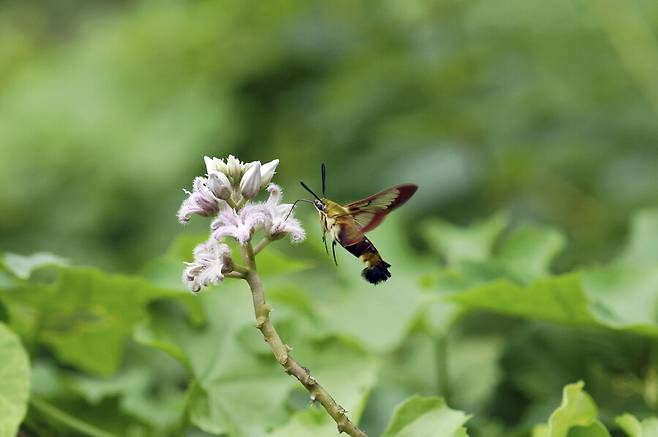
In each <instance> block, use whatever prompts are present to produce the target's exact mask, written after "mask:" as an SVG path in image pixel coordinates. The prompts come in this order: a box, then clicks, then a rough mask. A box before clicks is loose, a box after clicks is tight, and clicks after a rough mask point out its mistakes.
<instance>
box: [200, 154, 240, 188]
mask: <svg viewBox="0 0 658 437" xmlns="http://www.w3.org/2000/svg"><path fill="white" fill-rule="evenodd" d="M203 160H204V162H205V163H206V171H207V173H208V176H210V174H212V173H217V172H219V173H222V174H224V176H226V177H227V178H228V179H229V180H230V181H231V182H232V183H233V184H234V185H236V186H237V185H238V183H239V182H240V178H241V177H242V175H243V174H244V172H245V171H246V170H247V167H248V166H249V164H245V163H243V162H242V161H240V160H239V159H238V158H236V157H235V156H233V155H229V156H228V158H227V159H226V162H224V160H223V159H219V158H211V157H209V156H204V157H203Z"/></svg>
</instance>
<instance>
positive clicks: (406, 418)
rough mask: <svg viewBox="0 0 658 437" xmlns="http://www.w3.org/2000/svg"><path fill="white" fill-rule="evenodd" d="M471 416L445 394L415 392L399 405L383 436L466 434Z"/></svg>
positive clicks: (447, 436)
mask: <svg viewBox="0 0 658 437" xmlns="http://www.w3.org/2000/svg"><path fill="white" fill-rule="evenodd" d="M468 419H469V416H467V415H466V414H465V413H463V412H461V411H457V410H452V409H450V408H449V407H448V406H447V405H446V403H445V401H444V400H443V399H441V398H422V397H419V396H414V397H411V398H409V399H407V400H406V401H404V402H402V403H401V404H400V405H398V406H397V408H396V409H395V411H394V412H393V417H392V418H391V422H390V423H389V425H388V428H386V431H384V434H382V437H414V436H421V435H422V436H427V437H466V436H467V435H468V434H467V433H466V428H464V426H463V425H464V423H466V421H467V420H468Z"/></svg>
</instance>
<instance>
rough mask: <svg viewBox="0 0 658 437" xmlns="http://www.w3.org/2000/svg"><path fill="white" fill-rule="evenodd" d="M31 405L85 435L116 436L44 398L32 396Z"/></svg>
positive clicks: (93, 436) (95, 436)
mask: <svg viewBox="0 0 658 437" xmlns="http://www.w3.org/2000/svg"><path fill="white" fill-rule="evenodd" d="M30 405H32V406H33V407H34V408H35V409H36V410H39V411H40V412H41V413H42V414H44V415H45V416H48V417H50V418H51V419H53V420H56V421H57V422H59V423H61V424H62V425H65V426H67V427H68V428H70V429H73V430H76V431H78V432H80V433H82V434H84V435H88V436H91V437H116V436H115V435H114V434H110V433H109V432H105V431H103V430H100V429H98V428H96V427H95V426H93V425H90V424H88V423H86V422H83V421H82V420H80V419H78V418H76V417H73V416H71V415H70V414H68V413H66V412H64V411H62V410H60V409H59V408H57V407H55V406H54V405H52V404H50V403H48V402H46V401H44V400H43V399H39V398H36V397H34V396H32V397H31V398H30Z"/></svg>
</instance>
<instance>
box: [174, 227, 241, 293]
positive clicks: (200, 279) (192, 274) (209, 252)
mask: <svg viewBox="0 0 658 437" xmlns="http://www.w3.org/2000/svg"><path fill="white" fill-rule="evenodd" d="M185 264H186V266H187V267H186V268H185V270H184V271H183V282H184V283H185V285H187V287H188V288H189V289H190V291H192V292H193V293H197V292H198V291H199V290H201V288H203V287H207V286H208V285H210V284H215V285H217V284H219V283H220V282H222V280H223V279H224V273H227V272H230V271H231V270H233V262H232V260H231V250H230V249H229V247H228V246H227V245H226V244H224V243H219V242H218V241H217V240H214V239H212V238H211V239H210V240H208V241H206V242H205V243H201V244H199V245H197V246H196V247H195V248H194V261H192V262H191V263H185Z"/></svg>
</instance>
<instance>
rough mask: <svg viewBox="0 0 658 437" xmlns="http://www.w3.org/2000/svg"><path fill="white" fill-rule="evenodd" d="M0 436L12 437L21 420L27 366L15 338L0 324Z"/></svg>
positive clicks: (27, 376)
mask: <svg viewBox="0 0 658 437" xmlns="http://www.w3.org/2000/svg"><path fill="white" fill-rule="evenodd" d="M0 381H2V383H1V384H0V436H7V437H9V436H14V435H16V433H17V431H18V427H19V425H20V424H21V422H22V421H23V418H24V417H25V412H26V411H27V401H28V397H29V392H30V363H29V361H28V356H27V353H26V352H25V349H23V345H22V344H21V341H20V340H19V338H18V336H17V335H16V334H14V333H13V332H12V331H11V330H10V329H9V328H8V327H7V326H5V325H4V324H2V323H0Z"/></svg>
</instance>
